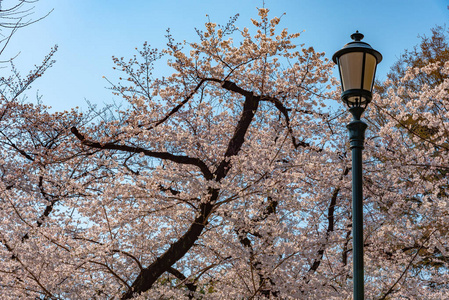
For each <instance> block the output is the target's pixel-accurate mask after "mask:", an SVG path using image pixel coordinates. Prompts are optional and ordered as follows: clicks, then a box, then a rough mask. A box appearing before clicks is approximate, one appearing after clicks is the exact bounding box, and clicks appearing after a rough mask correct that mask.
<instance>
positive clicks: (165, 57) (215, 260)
mask: <svg viewBox="0 0 449 300" xmlns="http://www.w3.org/2000/svg"><path fill="white" fill-rule="evenodd" d="M259 17H260V18H259V19H258V20H252V23H253V25H254V27H253V29H246V28H244V29H238V28H237V27H235V22H236V18H232V19H231V20H230V22H229V23H228V24H226V25H225V26H221V27H220V26H217V25H215V24H213V23H211V22H208V23H206V29H205V31H199V30H198V36H199V42H198V43H186V42H185V43H176V42H175V41H174V39H173V38H172V37H171V35H170V34H169V33H168V35H167V37H168V46H167V48H166V49H164V50H162V51H158V50H156V49H152V48H151V47H150V46H149V45H147V44H144V46H143V48H142V49H141V50H139V51H138V55H136V56H135V57H134V58H132V59H131V60H129V61H126V60H125V59H123V58H114V62H115V65H116V67H115V68H116V69H118V70H119V71H121V72H123V73H124V74H125V75H124V76H123V75H122V77H123V78H122V79H121V80H120V81H119V82H118V83H116V84H114V85H113V92H114V93H115V94H117V95H121V96H122V97H123V99H124V100H125V101H126V103H125V104H124V106H123V107H117V108H116V109H115V111H113V109H114V108H113V107H109V108H107V109H105V110H103V111H102V112H101V111H100V112H93V111H92V112H91V113H85V114H82V113H81V112H78V110H76V109H74V110H71V111H67V112H62V113H49V112H48V109H47V108H46V107H44V106H43V105H41V104H37V105H31V104H26V103H24V102H20V101H19V100H18V99H17V97H14V98H11V97H9V96H8V97H7V94H8V93H7V91H8V87H7V86H3V91H4V95H5V96H4V97H3V98H2V101H3V102H2V114H1V116H2V118H1V120H0V121H1V123H0V142H1V151H2V164H1V169H0V178H1V187H0V220H1V229H2V230H1V233H0V234H1V236H0V240H1V245H2V247H1V249H0V290H1V292H2V296H3V295H6V296H5V299H8V297H9V299H17V298H38V299H130V298H133V297H134V298H136V299H139V298H140V299H263V298H272V299H276V298H278V299H349V298H350V295H351V294H352V282H351V281H352V273H351V266H350V265H348V262H350V261H351V260H350V257H351V255H352V253H351V252H352V248H351V205H350V179H349V178H348V175H349V173H350V171H351V170H350V161H349V159H348V158H347V154H346V153H347V151H348V150H349V145H348V143H347V139H346V135H347V134H346V128H345V127H344V126H342V125H341V124H345V123H347V120H345V119H344V118H345V117H343V116H346V113H345V112H344V108H343V107H342V108H341V111H340V110H337V111H332V110H330V109H329V108H327V107H326V106H325V104H326V103H327V101H328V99H330V98H333V99H337V98H338V93H334V89H333V88H332V86H333V83H334V82H333V81H334V79H332V78H331V76H332V75H331V69H332V68H333V64H332V63H331V62H329V61H328V60H327V59H325V58H324V54H323V53H317V52H315V51H314V50H313V48H301V47H300V46H297V45H295V44H294V43H295V41H297V40H300V37H299V34H289V33H288V32H287V30H286V29H284V30H281V31H280V32H279V30H277V29H276V27H277V25H278V23H279V22H280V19H279V18H273V19H271V20H270V19H268V10H267V9H264V8H263V9H259ZM253 31H254V32H253ZM297 38H299V39H297ZM233 39H235V40H233ZM164 61H167V63H168V66H169V67H171V68H172V69H173V70H174V71H173V74H171V75H169V76H166V77H163V76H156V75H154V74H153V71H154V70H156V71H157V70H158V66H159V65H160V64H161V62H164ZM404 80H406V79H404ZM112 81H113V80H111V82H112ZM9 82H14V78H11V79H10V80H9ZM441 88H442V89H444V87H441ZM429 92H430V91H429ZM432 95H433V94H432ZM423 96H424V94H423ZM394 99H397V98H394V97H393V96H391V97H390V98H385V99H380V98H379V97H378V96H377V98H376V99H375V100H374V101H377V103H378V105H379V107H384V105H386V104H387V103H390V102H388V101H397V100H394ZM332 101H333V100H332ZM332 101H329V102H332ZM396 103H398V105H397V106H393V105H391V104H389V106H391V107H392V109H397V110H398V111H399V110H401V109H410V105H409V106H407V105H403V106H401V105H399V102H396ZM446 105H447V104H446ZM393 111H394V110H393ZM393 111H392V112H393ZM368 116H370V118H371V119H369V120H371V122H373V123H374V122H377V123H378V124H377V127H375V128H376V131H375V132H374V133H371V134H372V136H371V138H370V139H369V140H368V142H367V151H366V163H365V166H366V168H365V170H366V173H365V177H366V178H365V179H364V180H365V187H366V191H365V193H364V195H365V198H366V199H365V203H366V207H365V211H366V219H365V228H366V235H365V236H366V244H365V253H366V257H367V258H368V259H367V260H366V275H367V277H366V280H367V283H366V295H367V297H368V298H374V299H377V298H382V297H383V299H388V297H390V298H391V297H396V296H399V295H400V296H403V297H409V298H417V297H418V296H417V294H418V293H420V295H425V296H428V298H431V297H433V296H437V297H440V298H442V299H444V298H445V296H447V286H445V285H444V284H447V278H446V277H445V276H447V275H444V274H443V272H442V271H443V270H447V260H446V261H444V259H443V258H444V257H446V255H447V254H446V253H447V252H445V251H447V237H444V234H446V233H447V231H444V230H445V229H444V228H445V227H444V226H446V225H444V224H448V223H444V222H445V220H446V219H445V218H447V211H448V208H447V206H446V207H445V206H444V205H446V204H447V196H446V195H445V194H444V193H443V192H442V190H443V188H444V185H443V182H444V178H443V177H441V176H442V175H439V176H440V177H436V175H435V173H432V174H433V175H432V176H433V177H432V176H430V174H429V175H423V167H418V166H413V165H412V164H411V162H412V157H414V156H413V155H410V156H407V160H405V159H404V158H403V155H405V153H408V152H405V151H406V149H407V148H406V147H405V145H409V143H408V141H407V140H406V139H408V138H409V137H408V136H407V135H404V134H403V135H400V134H401V133H403V130H402V129H401V128H400V126H398V123H397V122H396V123H394V122H395V121H394V120H396V119H394V118H391V119H390V117H388V115H382V116H383V117H382V122H383V123H381V121H380V120H381V118H380V117H378V116H377V115H374V114H373V113H371V114H370V113H369V112H368ZM374 116H376V118H374ZM392 116H393V117H395V118H398V117H400V115H398V114H396V113H394V114H393V113H392ZM394 124H396V125H394ZM399 138H402V140H401V139H399ZM435 139H436V136H435ZM401 141H402V142H401ZM438 143H440V142H439V141H438ZM415 144H416V145H418V144H417V143H415ZM443 144H444V143H442V144H441V145H443ZM439 145H440V144H439ZM415 148H416V149H415ZM415 148H411V150H410V149H409V150H410V151H412V153H414V152H413V151H418V150H419V149H418V148H422V149H421V150H419V151H431V149H430V148H429V147H428V146H427V144H426V146H420V147H415ZM424 149H425V150H424ZM431 152H432V151H431ZM401 153H402V154H401ZM432 153H439V152H436V149H435V148H433V152H432ZM399 154H401V155H399ZM398 155H399V156H398ZM421 155H428V157H427V158H425V159H424V158H423V159H424V160H426V161H427V159H428V158H429V157H432V159H433V158H435V160H436V158H437V157H438V156H435V155H434V156H429V155H430V152H426V153H422V154H421ZM438 159H439V162H438V163H439V165H440V166H446V167H447V165H448V164H447V163H446V162H445V161H444V156H441V155H440V156H439V158H438ZM398 161H403V162H405V161H407V162H410V164H408V165H401V164H399V163H398ZM433 163H434V164H435V165H436V161H434V162H433ZM430 169H431V168H429V170H430ZM440 169H444V168H443V167H441V168H440ZM404 170H406V171H407V172H408V173H405V172H404ZM433 170H435V168H434V169H433ZM415 179H416V180H418V181H416V182H420V183H426V184H427V185H426V186H427V190H426V193H427V194H424V193H423V192H424V190H423V188H422V187H421V186H417V185H415V184H413V183H414V182H415V181H413V180H415ZM446 183H447V180H446ZM433 186H439V189H438V190H439V191H440V192H436V191H435V190H432V187H433ZM432 192H433V194H432ZM424 195H426V196H425V197H427V198H426V199H428V200H426V201H427V202H422V204H417V202H416V201H412V199H415V198H417V197H421V196H424ZM430 195H433V196H430ZM412 196H413V197H415V198H412ZM430 200H431V202H429V201H430ZM412 203H415V204H416V207H414V209H415V210H419V212H420V214H419V215H413V216H411V210H407V209H406V208H407V207H408V206H410V205H411V204H412ZM430 203H432V205H430ZM445 203H446V204H445ZM415 204H413V205H415ZM437 207H438V208H439V210H438V211H437ZM428 210H429V211H428ZM419 228H421V229H422V230H421V231H420V229H419ZM429 259H430V260H438V263H439V265H438V266H439V267H438V271H437V270H436V269H432V268H431V267H429V265H425V264H424V263H425V262H426V261H427V260H429ZM445 280H446V281H445ZM445 282H446V283H445Z"/></svg>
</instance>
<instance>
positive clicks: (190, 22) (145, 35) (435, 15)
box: [0, 0, 449, 110]
mask: <svg viewBox="0 0 449 300" xmlns="http://www.w3.org/2000/svg"><path fill="white" fill-rule="evenodd" d="M11 1H12V0H4V1H3V2H2V3H3V4H2V5H3V8H6V6H7V4H8V2H11ZM34 5H35V13H34V16H33V17H34V18H37V17H39V16H43V15H45V14H46V12H48V11H50V10H51V9H54V11H53V12H52V13H51V14H50V15H49V16H48V17H47V18H45V19H44V20H42V21H39V22H37V23H35V24H33V25H31V26H29V27H27V28H23V29H20V30H19V31H18V32H17V34H16V35H15V36H14V37H13V38H12V40H11V42H10V45H9V46H8V48H7V50H6V51H5V52H4V53H3V55H2V58H1V59H2V60H6V59H8V58H10V57H12V56H14V55H16V54H17V53H19V52H20V55H19V56H18V57H17V58H16V60H15V62H16V64H17V65H18V68H19V70H21V71H22V73H23V74H26V72H27V71H28V70H29V69H30V68H31V67H32V66H33V65H35V64H38V63H39V62H40V61H41V60H42V58H43V57H44V56H45V55H46V54H48V52H49V51H50V48H51V47H52V46H53V45H55V44H58V46H59V51H58V52H57V53H56V55H55V59H56V60H57V62H56V64H55V66H54V67H53V68H51V69H49V70H48V71H47V73H46V74H45V75H44V76H43V77H42V78H39V79H38V80H37V81H36V82H35V84H34V87H33V89H32V90H30V91H29V92H28V93H27V94H28V97H29V100H31V101H34V100H35V96H34V95H35V94H36V90H39V94H41V95H42V96H43V98H42V100H43V102H44V103H45V104H48V105H51V106H52V107H53V109H54V110H68V109H70V108H71V107H74V106H81V107H87V105H86V102H85V99H88V100H89V101H90V102H92V103H95V104H98V105H102V104H103V103H111V102H112V101H114V100H115V101H120V99H117V98H114V96H113V95H112V93H111V91H110V90H108V89H107V87H108V86H109V84H108V83H107V82H106V80H105V79H103V78H102V76H106V77H108V78H109V77H110V78H113V77H115V76H116V75H117V74H116V72H115V71H113V70H112V67H113V63H112V59H111V57H112V56H113V55H115V56H117V57H122V56H123V57H125V58H127V57H131V56H132V55H133V54H134V53H135V50H134V49H135V48H136V47H140V46H141V45H142V44H143V43H144V41H148V43H149V44H150V45H151V46H152V47H156V48H159V49H161V48H163V47H164V46H165V42H166V39H165V37H164V36H165V34H166V29H167V28H170V29H171V32H172V34H173V36H174V38H175V39H177V40H179V41H182V40H186V41H192V42H193V41H197V40H198V39H197V37H196V33H195V29H194V28H195V27H196V28H199V29H203V28H204V23H205V22H207V21H208V18H207V17H206V14H207V15H209V18H210V20H211V21H212V22H215V23H219V24H225V23H226V21H227V20H228V19H229V18H230V17H232V16H234V15H235V14H237V13H238V14H240V17H239V20H238V21H237V26H238V27H240V28H243V27H251V26H252V24H251V22H250V18H254V19H257V18H258V16H257V9H256V7H262V6H263V1H262V0H146V1H145V0H127V1H125V0H121V1H119V0H40V1H39V2H36V3H35V4H34ZM448 5H449V0H376V1H375V0H371V1H364V0H265V7H267V8H269V9H270V15H269V16H270V17H274V16H280V15H282V14H283V13H284V12H285V13H286V15H285V16H283V17H282V21H281V23H280V27H281V28H284V27H286V28H288V29H289V32H302V31H303V30H304V31H305V32H304V33H303V34H302V35H301V37H300V38H299V39H298V40H297V44H301V43H305V46H306V47H309V46H313V47H314V48H315V50H317V51H320V52H321V51H324V52H326V56H327V57H328V58H331V57H332V54H333V53H334V52H335V51H336V50H339V49H340V48H341V47H342V46H343V45H344V44H346V43H347V42H349V41H350V37H349V36H350V35H351V34H352V33H354V32H355V30H359V31H360V32H361V33H363V34H364V35H365V39H364V41H366V42H367V43H369V44H371V46H372V47H373V48H375V49H376V50H378V51H380V52H381V53H382V55H383V57H384V60H383V61H382V63H381V64H380V65H379V68H378V73H377V78H378V79H381V80H382V79H384V78H385V75H386V73H387V72H388V70H389V68H390V67H391V65H392V64H393V63H394V62H395V61H396V60H397V58H398V57H399V56H400V54H401V53H403V51H404V50H405V49H411V48H412V47H413V46H414V45H416V44H418V43H419V41H420V39H419V38H418V35H427V36H430V34H431V32H430V29H431V28H432V27H435V26H436V25H443V26H444V25H445V24H446V23H448V25H449V10H448V9H447V6H448ZM0 72H1V73H6V69H0ZM2 75H3V74H2ZM155 76H157V70H156V72H155Z"/></svg>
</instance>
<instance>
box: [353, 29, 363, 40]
mask: <svg viewBox="0 0 449 300" xmlns="http://www.w3.org/2000/svg"><path fill="white" fill-rule="evenodd" d="M363 37H364V35H363V34H361V33H360V32H359V31H358V30H357V31H356V32H355V33H353V34H351V39H353V40H354V41H356V42H358V41H361V40H362V39H363Z"/></svg>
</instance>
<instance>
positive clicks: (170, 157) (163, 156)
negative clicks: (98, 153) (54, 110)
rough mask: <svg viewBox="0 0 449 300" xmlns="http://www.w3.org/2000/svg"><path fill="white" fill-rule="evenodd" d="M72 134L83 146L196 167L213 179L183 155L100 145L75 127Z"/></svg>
mask: <svg viewBox="0 0 449 300" xmlns="http://www.w3.org/2000/svg"><path fill="white" fill-rule="evenodd" d="M71 131H72V133H73V134H74V135H75V136H76V137H77V138H78V139H79V140H80V141H81V143H82V144H83V145H86V146H89V147H92V148H98V149H103V150H119V151H124V152H130V153H143V154H144V155H146V156H150V157H154V158H160V159H165V160H170V161H173V162H176V163H179V164H186V165H193V166H196V167H198V168H199V169H200V170H201V172H202V173H203V175H204V178H206V179H207V180H211V179H212V178H213V176H212V173H211V172H210V170H209V168H208V167H207V165H206V164H205V163H204V162H203V161H202V160H200V159H199V158H195V157H189V156H184V155H174V154H171V153H168V152H156V151H150V150H147V149H144V148H141V147H136V146H127V145H117V144H115V143H105V144H101V143H99V142H95V141H90V140H88V139H86V138H85V137H84V135H82V134H81V133H80V132H79V131H78V129H77V128H76V127H72V128H71Z"/></svg>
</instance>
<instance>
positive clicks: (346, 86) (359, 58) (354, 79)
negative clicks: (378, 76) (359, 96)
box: [338, 52, 372, 91]
mask: <svg viewBox="0 0 449 300" xmlns="http://www.w3.org/2000/svg"><path fill="white" fill-rule="evenodd" d="M338 60H339V66H340V75H341V80H342V88H343V91H347V90H351V89H360V88H361V87H362V83H361V81H362V69H363V52H349V53H346V54H343V55H342V56H340V58H339V59H338ZM371 81H372V79H371Z"/></svg>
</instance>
